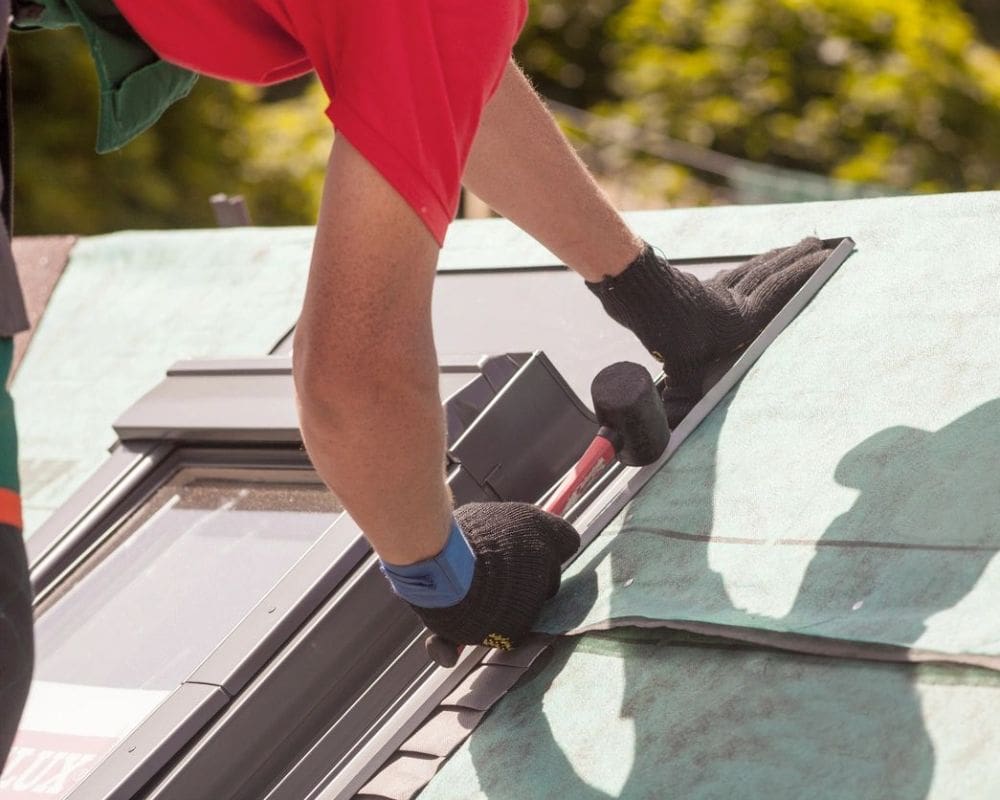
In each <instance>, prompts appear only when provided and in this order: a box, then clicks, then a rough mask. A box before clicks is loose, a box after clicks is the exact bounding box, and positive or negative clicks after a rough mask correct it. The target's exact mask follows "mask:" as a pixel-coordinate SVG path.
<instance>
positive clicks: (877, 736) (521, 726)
mask: <svg viewBox="0 0 1000 800" xmlns="http://www.w3.org/2000/svg"><path fill="white" fill-rule="evenodd" d="M998 703H1000V674H997V673H994V672H990V671H987V670H980V669H975V668H967V667H950V668H945V669H942V668H939V667H935V666H928V665H920V666H914V665H904V664H883V663H873V662H864V661H848V660H840V659H825V658H818V657H814V656H804V655H798V654H790V653H779V652H772V651H755V650H751V649H747V648H742V647H732V646H726V644H725V643H711V642H707V641H706V642H701V643H698V642H692V641H690V640H687V641H684V640H682V641H677V638H676V635H675V634H673V633H671V632H668V631H641V632H638V633H636V632H633V631H628V630H619V631H614V632H612V633H611V634H604V635H590V636H582V637H573V638H567V639H561V640H558V641H557V642H556V643H555V644H554V645H553V647H552V648H551V649H550V651H549V653H548V654H547V657H546V658H545V659H543V660H542V661H540V662H539V663H536V666H535V667H534V668H533V669H532V671H531V672H530V673H529V674H528V675H527V676H526V678H525V679H524V680H522V682H521V683H520V684H519V685H518V687H516V688H515V689H514V690H513V691H512V692H511V693H510V694H508V695H507V696H506V697H505V698H504V700H503V701H502V702H501V703H500V704H499V705H498V706H497V707H496V708H495V709H494V710H493V712H492V713H491V714H490V716H488V717H487V718H486V720H485V721H484V722H482V723H481V724H480V726H479V728H477V730H476V731H475V733H474V734H473V735H472V737H471V738H470V739H469V740H468V741H467V742H466V743H465V744H464V745H463V746H462V747H461V748H460V749H459V750H458V751H457V752H456V753H455V754H454V755H452V757H451V759H450V760H449V761H448V762H447V763H446V764H445V766H444V767H443V769H442V770H441V772H439V773H438V774H437V776H436V777H435V778H434V780H433V781H432V783H431V784H430V786H428V788H427V789H426V790H424V792H423V793H421V795H420V797H421V800H454V798H489V800H523V798H528V797H530V798H532V800H568V799H569V798H572V800H603V798H611V797H618V798H643V799H644V800H646V799H647V798H649V799H652V798H657V799H658V798H698V799H699V800H701V799H702V798H705V799H707V798H718V799H719V800H732V799H733V798H768V799H769V800H771V799H772V798H773V800H786V799H787V800H801V798H825V799H827V800H833V799H834V798H843V800H869V799H870V800H885V799H886V798H892V800H923V798H932V799H943V798H969V797H982V798H985V797H995V796H996V791H995V790H996V788H997V787H998V786H1000V759H997V758H996V752H997V748H998V747H1000V716H998V715H997V714H996V713H995V710H996V707H997V704H998Z"/></svg>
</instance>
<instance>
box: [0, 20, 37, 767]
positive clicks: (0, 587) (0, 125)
mask: <svg viewBox="0 0 1000 800" xmlns="http://www.w3.org/2000/svg"><path fill="white" fill-rule="evenodd" d="M9 17H10V0H0V61H2V67H0V218H2V220H3V224H0V262H2V263H0V271H3V274H2V275H0V292H2V293H3V295H4V296H3V298H0V314H2V315H3V316H4V319H0V772H2V770H3V765H4V763H5V762H6V760H7V754H8V752H9V751H10V746H11V742H12V741H13V740H14V734H15V733H16V732H17V725H18V722H19V720H20V719H21V712H22V711H23V709H24V701H25V698H26V697H27V696H28V687H29V686H30V685H31V670H32V666H33V663H34V644H33V633H32V612H31V584H30V582H29V580H28V564H27V558H26V556H25V552H24V539H23V538H22V536H21V531H20V530H19V528H18V527H16V526H15V524H14V523H18V522H19V519H18V518H19V516H20V513H19V511H20V504H19V500H18V499H17V490H18V484H17V439H16V431H15V430H14V407H13V403H12V401H11V399H10V396H9V395H8V394H7V388H6V387H7V377H8V371H9V369H10V360H11V356H12V351H13V348H12V343H11V340H10V338H9V336H10V333H13V332H14V331H16V330H19V329H20V328H22V327H24V320H23V306H21V304H20V303H16V304H15V303H13V302H12V298H13V294H14V293H15V292H17V293H18V295H19V294H20V293H19V291H18V288H17V284H16V281H15V280H14V279H13V268H12V265H13V259H12V257H11V253H10V240H9V238H8V235H7V232H8V231H9V230H10V222H11V220H10V211H11V202H10V199H11V191H10V190H11V159H10V105H9V100H10V94H9V90H10V86H9V83H8V80H9V71H8V66H7V54H6V49H7V21H8V19H9ZM17 299H18V300H19V299H20V298H19V297H18V298H17Z"/></svg>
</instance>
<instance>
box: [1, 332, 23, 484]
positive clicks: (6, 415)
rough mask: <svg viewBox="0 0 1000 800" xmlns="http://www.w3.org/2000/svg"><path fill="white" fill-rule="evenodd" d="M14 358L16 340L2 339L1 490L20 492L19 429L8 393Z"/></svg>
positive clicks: (12, 402)
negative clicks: (18, 463) (15, 422)
mask: <svg viewBox="0 0 1000 800" xmlns="http://www.w3.org/2000/svg"><path fill="white" fill-rule="evenodd" d="M13 357H14V340H13V339H10V338H3V337H0V489H13V490H14V491H15V492H16V491H18V488H19V487H18V480H17V428H16V427H15V426H14V401H13V400H12V399H11V396H10V394H9V393H8V392H7V376H8V375H9V374H10V365H11V360H12V359H13Z"/></svg>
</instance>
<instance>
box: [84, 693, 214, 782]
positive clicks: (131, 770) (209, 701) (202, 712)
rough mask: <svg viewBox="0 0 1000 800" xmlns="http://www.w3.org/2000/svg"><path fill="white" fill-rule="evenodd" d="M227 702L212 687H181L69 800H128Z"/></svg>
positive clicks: (88, 777)
mask: <svg viewBox="0 0 1000 800" xmlns="http://www.w3.org/2000/svg"><path fill="white" fill-rule="evenodd" d="M228 700H229V698H228V697H227V696H226V693H225V692H224V691H223V690H222V689H220V688H219V687H217V686H203V685H200V684H192V683H185V684H183V685H181V686H180V687H179V688H177V689H176V690H175V691H174V692H173V693H172V694H171V695H170V696H169V697H168V698H167V699H166V700H165V701H164V702H163V703H161V704H160V705H159V706H158V707H157V708H156V710H155V711H153V713H152V714H150V716H149V717H148V718H147V719H146V721H145V722H143V724H142V725H140V726H139V727H137V728H136V729H135V730H134V731H133V732H132V733H131V734H130V735H129V736H127V737H126V738H125V740H124V741H122V742H121V744H119V745H118V746H117V747H116V748H115V749H114V750H112V751H111V753H110V754H109V755H108V756H107V758H105V759H104V760H103V761H101V762H100V763H99V764H98V765H97V767H96V768H95V769H94V771H93V772H92V773H91V774H90V775H88V776H87V779H86V780H84V781H83V782H82V783H81V784H80V785H79V786H78V787H77V788H76V789H74V790H73V791H72V792H70V794H69V795H68V800H129V798H132V797H134V796H135V795H136V793H137V792H138V791H139V790H140V789H141V788H142V786H143V785H144V784H145V783H146V782H147V781H148V780H149V779H150V778H152V777H153V775H155V774H156V773H157V772H158V771H159V770H160V769H162V768H163V766H164V765H165V764H167V762H168V761H169V760H170V759H171V758H172V757H173V756H174V754H175V753H176V752H177V750H178V749H180V748H181V747H183V746H184V745H185V744H186V743H187V742H188V741H189V740H190V739H191V737H192V736H193V735H194V734H195V733H196V732H197V731H198V730H200V729H201V728H202V727H203V726H204V725H205V724H206V723H207V722H208V721H209V720H210V719H211V718H212V717H214V716H215V715H216V714H217V713H219V711H221V710H222V708H224V707H225V705H226V703H227V702H228Z"/></svg>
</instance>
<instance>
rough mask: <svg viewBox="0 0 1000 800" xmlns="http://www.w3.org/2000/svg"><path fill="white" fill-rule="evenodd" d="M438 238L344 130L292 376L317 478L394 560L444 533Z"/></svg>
mask: <svg viewBox="0 0 1000 800" xmlns="http://www.w3.org/2000/svg"><path fill="white" fill-rule="evenodd" d="M437 257H438V246H437V243H436V242H435V241H434V239H433V237H432V236H431V235H430V233H429V232H428V231H427V229H426V228H425V227H424V224H423V223H422V222H421V221H420V219H419V218H418V217H417V215H416V214H415V213H414V212H413V211H412V210H411V209H410V207H409V206H408V205H407V204H406V202H405V201H404V200H403V199H402V198H401V197H400V196H399V195H398V194H397V193H396V192H395V190H393V189H392V188H391V187H390V186H389V184H388V183H386V181H385V180H384V179H383V178H382V176H381V175H379V173H378V172H376V170H375V169H374V168H373V167H372V166H371V165H370V164H369V163H368V162H367V161H366V160H365V159H364V158H363V157H362V156H361V155H360V154H359V153H358V151H357V150H355V149H354V147H352V146H351V144H350V143H349V142H348V141H347V140H346V138H344V137H338V138H337V140H336V143H335V144H334V146H333V152H332V154H331V156H330V163H329V166H328V168H327V183H326V186H325V190H324V193H323V201H322V206H321V208H320V215H319V221H318V226H317V231H316V242H315V246H314V250H313V257H312V264H311V267H310V272H309V281H308V284H307V287H306V297H305V303H304V305H303V309H302V315H301V317H300V320H299V324H298V327H297V329H296V334H295V349H294V372H295V383H296V389H297V394H298V399H299V416H300V422H301V426H302V434H303V438H304V440H305V443H306V447H307V448H308V450H309V455H310V457H311V458H312V461H313V464H314V465H315V466H316V469H317V470H318V471H319V474H320V475H321V476H322V478H323V479H324V480H325V481H326V482H327V484H328V485H329V486H330V488H331V489H332V490H333V491H334V493H335V494H337V496H338V497H339V498H340V500H341V502H342V503H343V504H344V506H345V508H346V509H347V510H348V511H349V512H350V514H351V516H352V517H353V518H354V519H355V521H356V522H357V523H358V524H359V525H360V526H361V528H362V529H363V530H364V532H365V535H366V536H367V537H368V539H369V540H370V541H371V543H372V546H373V547H374V548H375V551H376V552H377V553H378V554H379V555H380V556H381V557H382V558H383V559H384V560H385V561H388V562H390V563H395V564H410V563H413V562H416V561H420V560H423V559H425V558H430V557H432V556H434V555H436V554H437V553H438V552H439V551H440V550H441V548H442V546H443V544H444V541H445V539H446V537H447V534H448V530H449V526H450V519H451V510H452V509H451V496H450V494H449V492H448V489H447V487H446V485H445V482H444V453H445V436H444V415H443V414H442V412H441V400H440V397H439V391H438V371H437V357H436V354H435V351H434V339H433V335H432V332H431V314H430V303H431V286H432V283H433V281H434V274H435V269H436V265H437Z"/></svg>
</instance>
